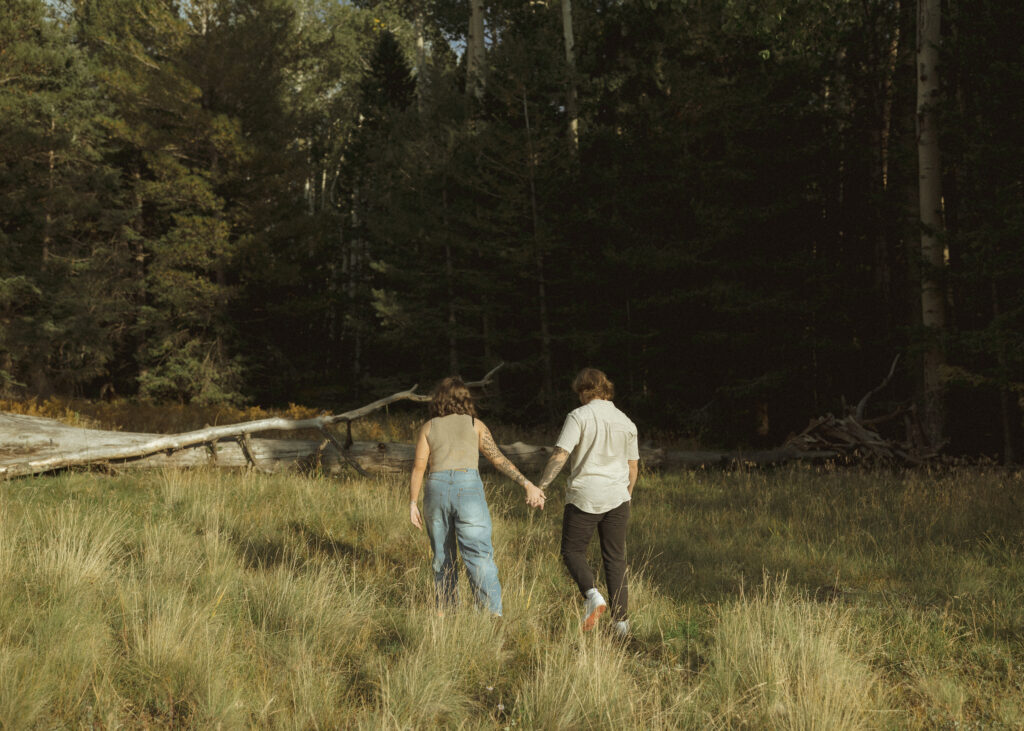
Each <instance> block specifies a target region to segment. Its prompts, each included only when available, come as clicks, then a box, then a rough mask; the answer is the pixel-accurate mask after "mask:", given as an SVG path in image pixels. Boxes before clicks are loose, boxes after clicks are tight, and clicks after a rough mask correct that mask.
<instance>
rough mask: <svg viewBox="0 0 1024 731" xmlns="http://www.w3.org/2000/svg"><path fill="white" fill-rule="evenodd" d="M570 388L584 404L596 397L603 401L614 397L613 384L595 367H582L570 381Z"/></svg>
mask: <svg viewBox="0 0 1024 731" xmlns="http://www.w3.org/2000/svg"><path fill="white" fill-rule="evenodd" d="M572 390H573V391H575V392H576V395H577V396H579V397H580V401H581V402H582V403H584V404H589V403H590V402H591V401H593V400H594V399H596V398H597V399H603V400H605V401H611V400H612V399H613V398H615V384H614V383H612V382H611V381H610V380H609V379H608V376H606V375H605V374H604V371H599V370H598V369H597V368H584V369H583V370H582V371H580V372H579V373H577V374H576V378H574V379H573V382H572Z"/></svg>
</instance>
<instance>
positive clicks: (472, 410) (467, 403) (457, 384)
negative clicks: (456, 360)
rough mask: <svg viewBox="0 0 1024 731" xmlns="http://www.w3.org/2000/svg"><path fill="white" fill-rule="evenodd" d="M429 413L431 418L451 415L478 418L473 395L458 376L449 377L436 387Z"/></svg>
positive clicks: (431, 396) (432, 394)
mask: <svg viewBox="0 0 1024 731" xmlns="http://www.w3.org/2000/svg"><path fill="white" fill-rule="evenodd" d="M429 411H430V416H431V417H435V416H448V415H450V414H466V415H468V416H472V417H474V418H475V417H476V416H477V413H476V405H475V404H474V403H473V395H472V394H471V393H470V392H469V389H468V388H467V387H466V384H465V383H463V382H462V379H461V378H459V377H458V376H449V377H448V378H445V379H443V380H442V381H441V382H440V383H438V384H437V385H436V386H434V390H433V392H432V393H431V394H430V408H429Z"/></svg>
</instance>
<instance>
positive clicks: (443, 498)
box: [423, 470, 501, 615]
mask: <svg viewBox="0 0 1024 731" xmlns="http://www.w3.org/2000/svg"><path fill="white" fill-rule="evenodd" d="M423 512H424V516H423V517H424V520H425V521H426V524H427V535H428V536H430V547H431V548H432V549H433V551H434V563H433V568H434V587H435V589H436V590H437V603H438V606H439V607H445V606H451V605H453V604H454V603H455V600H456V597H457V589H456V587H457V583H458V573H457V570H456V567H455V551H456V546H458V553H459V555H460V556H462V562H463V563H464V564H465V565H466V573H467V574H469V583H470V585H471V586H472V587H473V596H474V597H475V598H476V601H477V602H478V603H479V604H480V605H481V606H483V607H485V608H486V609H488V610H489V611H490V612H492V613H493V614H498V615H500V614H501V584H500V583H498V567H497V566H496V565H495V563H494V549H493V548H492V547H491V514H490V512H489V511H488V509H487V499H486V498H485V497H484V485H483V483H482V482H481V481H480V473H479V472H477V471H476V470H444V471H441V472H431V473H430V474H429V475H427V479H426V481H425V482H424V491H423Z"/></svg>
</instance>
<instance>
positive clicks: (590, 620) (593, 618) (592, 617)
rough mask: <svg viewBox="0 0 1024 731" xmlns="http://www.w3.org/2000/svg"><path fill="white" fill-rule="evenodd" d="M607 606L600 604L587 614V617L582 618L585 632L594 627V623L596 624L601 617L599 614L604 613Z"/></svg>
mask: <svg viewBox="0 0 1024 731" xmlns="http://www.w3.org/2000/svg"><path fill="white" fill-rule="evenodd" d="M607 608H608V605H607V604H601V605H600V606H598V607H596V608H595V609H594V611H592V612H591V613H590V614H588V615H587V618H586V619H584V620H583V631H584V632H586V631H588V630H592V629H594V625H595V624H597V620H599V619H600V618H601V615H602V614H604V610H605V609H607Z"/></svg>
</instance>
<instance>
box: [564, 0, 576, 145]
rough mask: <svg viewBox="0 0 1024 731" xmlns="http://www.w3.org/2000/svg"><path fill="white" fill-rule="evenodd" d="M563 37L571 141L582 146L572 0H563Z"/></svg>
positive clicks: (566, 109) (566, 100)
mask: <svg viewBox="0 0 1024 731" xmlns="http://www.w3.org/2000/svg"><path fill="white" fill-rule="evenodd" d="M562 37H563V38H564V40H565V65H566V66H567V67H568V70H569V89H568V91H567V92H566V95H565V112H566V115H567V116H568V117H569V143H570V144H571V145H572V148H573V150H579V147H580V119H579V107H578V104H577V101H576V40H575V38H574V36H573V30H572V0H562Z"/></svg>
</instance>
